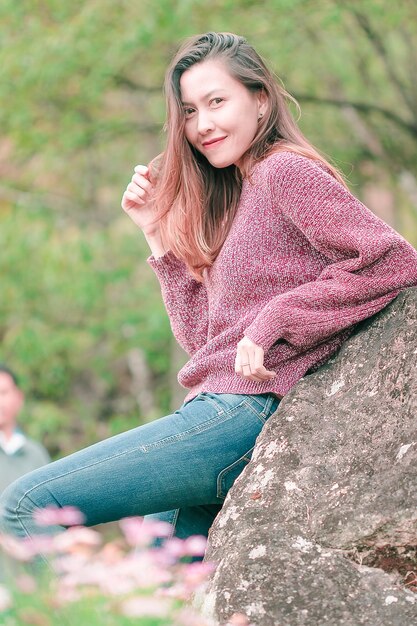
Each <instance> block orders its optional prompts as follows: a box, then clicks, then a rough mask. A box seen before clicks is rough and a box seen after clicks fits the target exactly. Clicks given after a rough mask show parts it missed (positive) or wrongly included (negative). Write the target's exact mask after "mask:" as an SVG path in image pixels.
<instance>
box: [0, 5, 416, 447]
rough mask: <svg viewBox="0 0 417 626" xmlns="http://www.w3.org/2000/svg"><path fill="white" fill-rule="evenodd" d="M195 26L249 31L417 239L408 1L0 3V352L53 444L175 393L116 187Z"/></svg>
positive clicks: (142, 150)
mask: <svg viewBox="0 0 417 626" xmlns="http://www.w3.org/2000/svg"><path fill="white" fill-rule="evenodd" d="M208 30H217V31H232V32H236V33H239V34H242V35H244V36H246V37H247V38H248V39H249V41H250V43H252V44H253V45H254V46H255V48H256V49H257V50H258V51H259V52H260V53H261V54H262V55H263V57H264V58H265V59H266V60H267V62H268V63H269V65H270V66H272V68H273V69H274V70H275V71H276V73H277V74H278V76H279V77H280V78H281V79H282V81H283V83H284V85H285V87H286V89H287V90H288V91H289V92H290V93H291V94H293V95H294V96H295V97H296V99H297V100H298V101H299V103H300V105H301V110H302V115H301V118H300V120H299V123H300V126H301V128H302V129H303V131H304V133H305V134H306V135H307V136H308V137H309V139H310V140H311V141H312V142H313V143H314V144H315V145H316V146H317V147H318V148H319V149H320V150H321V151H322V152H323V153H324V154H325V155H326V156H327V157H329V158H330V159H332V160H333V162H334V163H335V164H336V165H337V166H338V167H339V168H340V169H341V170H342V171H343V172H344V174H345V176H346V177H347V180H348V182H349V185H350V188H351V190H352V192H353V193H354V194H355V195H356V196H358V197H359V198H360V199H361V200H362V201H363V202H365V204H367V205H368V206H369V207H370V208H371V209H372V210H373V211H374V212H375V213H377V214H378V215H380V216H381V217H382V218H383V219H385V220H386V221H387V222H389V223H390V224H392V225H393V226H394V227H395V228H396V229H397V230H398V231H399V232H400V233H402V234H403V235H404V236H405V237H406V238H407V239H408V240H409V241H410V242H411V243H413V245H416V244H417V228H416V225H417V80H416V67H417V4H416V3H415V2H414V0H409V1H407V0H399V1H397V2H395V3H392V2H391V1H390V0H361V1H359V0H358V1H355V0H353V1H349V0H346V1H344V0H322V1H320V2H319V1H310V0H256V1H252V0H240V1H238V0H211V2H207V0H204V1H203V0H176V1H171V0H157V1H155V2H151V1H149V0H148V1H147V0H71V2H66V1H65V0H19V2H16V1H15V0H1V3H0V68H1V70H0V72H1V73H0V76H1V78H0V99H1V107H0V120H1V136H0V172H1V177H0V276H1V296H0V361H3V362H5V363H7V364H8V365H9V366H10V367H12V368H14V369H15V370H16V371H17V373H18V374H20V377H21V379H22V386H23V389H24V391H25V392H26V399H27V401H26V406H25V410H24V414H23V415H22V424H23V426H24V428H25V430H26V431H27V432H28V433H29V434H30V435H32V436H33V437H35V438H37V439H39V440H42V441H43V442H44V443H45V444H46V445H47V447H48V449H49V451H50V452H51V454H52V456H53V457H55V458H56V457H59V456H62V455H63V454H66V453H69V452H71V451H73V450H76V449H78V448H80V447H82V446H85V445H87V444H89V443H92V442H94V441H97V440H98V439H102V438H103V437H106V436H108V435H111V434H115V433H117V432H120V431H121V430H124V429H126V428H130V427H134V426H136V425H138V424H140V423H143V422H144V421H147V420H150V419H153V418H155V417H157V416H160V415H162V414H164V412H166V411H167V410H169V408H170V407H176V406H177V405H178V404H180V403H181V402H182V400H183V397H184V396H185V393H186V392H185V390H181V389H179V387H178V385H177V383H176V373H177V370H178V368H179V366H180V365H181V364H182V363H183V362H184V361H185V357H184V354H183V353H182V352H181V351H180V349H179V348H178V347H177V346H176V344H175V342H174V340H173V339H172V336H171V331H170V327H169V322H168V319H167V316H166V314H165V311H164V308H163V305H162V302H161V298H160V292H159V284H158V283H157V280H156V278H155V277H154V275H153V272H152V271H151V270H150V268H149V267H148V266H147V264H146V262H145V259H146V257H147V256H148V250H147V247H146V244H145V243H144V240H143V238H142V235H141V233H140V232H139V231H138V229H137V228H136V227H135V226H134V225H133V223H131V222H130V220H129V219H128V218H127V216H126V215H124V213H123V212H122V210H121V208H120V201H121V196H122V193H123V191H124V189H125V187H126V185H127V183H128V182H129V181H130V178H131V176H132V173H133V167H134V166H135V165H136V164H137V163H147V162H148V161H149V160H150V159H151V158H152V157H153V156H155V155H156V154H157V153H158V152H159V151H161V149H162V147H163V145H164V134H163V131H162V126H163V123H164V116H165V107H164V100H163V96H162V91H161V86H162V82H163V76H164V71H165V68H166V65H167V63H168V62H169V60H170V58H171V56H172V54H173V52H174V51H175V50H176V48H177V46H178V44H179V42H180V40H181V39H182V38H183V37H186V36H189V35H192V34H195V33H200V32H205V31H208Z"/></svg>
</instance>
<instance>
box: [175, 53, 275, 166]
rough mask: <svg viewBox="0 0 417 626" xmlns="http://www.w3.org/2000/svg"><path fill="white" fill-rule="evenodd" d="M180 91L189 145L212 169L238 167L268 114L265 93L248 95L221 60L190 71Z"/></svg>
mask: <svg viewBox="0 0 417 626" xmlns="http://www.w3.org/2000/svg"><path fill="white" fill-rule="evenodd" d="M180 88H181V100H182V103H183V107H184V113H185V136H186V138H187V140H188V141H189V142H190V144H191V145H192V146H194V148H196V150H198V151H199V152H201V154H203V155H204V156H205V157H206V159H207V160H208V161H209V162H210V163H211V165H213V167H217V168H221V167H227V166H229V165H232V164H235V165H237V166H239V162H240V159H241V158H242V156H243V155H244V154H245V152H246V151H247V149H248V148H249V146H250V145H251V143H252V141H253V138H254V137H255V134H256V132H257V129H258V118H259V115H260V114H261V113H263V112H264V111H265V107H266V102H265V96H264V94H263V92H256V93H253V92H251V91H249V90H248V89H247V88H246V87H245V86H244V85H242V83H240V82H239V81H238V80H236V79H235V78H233V77H232V76H231V75H230V73H229V72H228V70H227V68H226V66H225V64H224V63H222V62H221V61H219V60H217V61H216V60H209V61H202V62H200V63H196V64H195V65H193V66H192V67H190V69H188V70H186V71H185V72H184V73H183V75H182V76H181V80H180Z"/></svg>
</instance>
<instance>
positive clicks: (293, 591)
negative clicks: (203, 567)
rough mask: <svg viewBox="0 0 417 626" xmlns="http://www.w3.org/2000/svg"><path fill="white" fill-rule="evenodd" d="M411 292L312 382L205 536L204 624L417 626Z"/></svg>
mask: <svg viewBox="0 0 417 626" xmlns="http://www.w3.org/2000/svg"><path fill="white" fill-rule="evenodd" d="M416 417H417V289H409V290H407V291H406V292H403V293H402V294H400V296H399V297H398V298H397V299H396V300H395V301H394V302H393V303H391V305H389V307H387V308H386V309H385V310H384V311H382V312H381V313H379V314H378V315H377V316H376V317H374V318H372V319H371V320H367V321H365V322H364V323H362V325H361V326H360V327H358V329H357V330H356V332H355V334H354V336H353V337H351V338H350V339H349V340H348V341H347V342H346V344H345V345H344V346H343V347H342V349H341V350H340V352H339V353H338V354H337V355H336V356H335V357H334V358H333V359H331V361H329V362H328V363H327V364H326V365H324V366H323V367H322V368H320V370H318V371H317V372H315V373H314V374H311V375H309V376H307V377H305V378H304V379H303V380H302V381H300V383H298V384H297V385H296V387H295V388H294V389H293V390H292V391H291V393H289V394H288V395H287V396H286V397H285V399H284V400H283V401H282V402H281V405H280V407H279V408H278V411H277V412H276V413H275V414H274V416H272V417H271V418H270V419H269V421H268V423H267V424H266V426H265V428H264V430H263V432H262V433H261V435H260V437H259V439H258V442H257V446H256V449H255V452H254V455H253V457H252V461H251V462H250V463H249V465H248V466H247V467H246V469H245V471H244V472H243V473H242V474H241V475H240V476H239V478H238V479H237V481H236V482H235V484H234V486H233V488H232V489H231V491H230V492H229V494H228V496H227V498H226V501H225V504H224V507H223V509H222V511H221V512H220V514H219V516H218V517H217V519H216V521H215V523H214V526H213V528H212V530H211V532H210V538H209V548H208V552H207V556H206V558H207V560H214V561H217V562H218V568H217V571H216V573H215V574H214V576H213V578H212V580H211V582H210V585H209V588H208V592H207V594H206V595H205V597H204V600H203V611H204V612H205V613H206V615H211V616H212V617H213V616H214V617H215V619H216V620H218V621H219V622H220V623H221V622H224V621H225V620H226V619H227V618H228V617H229V616H230V615H231V614H232V613H233V612H235V611H236V612H242V613H246V614H247V615H248V617H249V618H250V621H251V623H253V624H255V625H256V626H284V625H291V626H298V625H301V624H302V625H305V626H323V625H324V624H331V625H339V624H340V625H344V626H359V625H361V624H366V625H367V626H411V624H417V594H416V593H413V590H417V588H416V586H415V584H414V585H413V581H414V582H415V581H416V578H417V576H416V575H415V574H414V573H413V572H417V558H416V547H417V514H416V504H417V484H416V482H417V481H416V468H417V430H416V424H417V420H416Z"/></svg>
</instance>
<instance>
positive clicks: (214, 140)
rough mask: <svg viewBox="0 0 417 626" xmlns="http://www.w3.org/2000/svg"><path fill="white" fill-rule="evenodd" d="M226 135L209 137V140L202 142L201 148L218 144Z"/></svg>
mask: <svg viewBox="0 0 417 626" xmlns="http://www.w3.org/2000/svg"><path fill="white" fill-rule="evenodd" d="M224 139H226V137H216V138H215V139H210V141H206V142H204V143H203V148H204V149H205V150H209V149H210V148H214V147H215V146H218V145H219V143H221V142H222V141H223V140H224Z"/></svg>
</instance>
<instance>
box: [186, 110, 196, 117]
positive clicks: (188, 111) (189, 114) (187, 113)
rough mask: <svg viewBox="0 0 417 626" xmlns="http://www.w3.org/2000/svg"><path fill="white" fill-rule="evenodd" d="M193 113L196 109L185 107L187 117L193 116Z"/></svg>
mask: <svg viewBox="0 0 417 626" xmlns="http://www.w3.org/2000/svg"><path fill="white" fill-rule="evenodd" d="M193 113H194V109H184V115H185V117H186V118H188V117H191V115H192V114H193Z"/></svg>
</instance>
